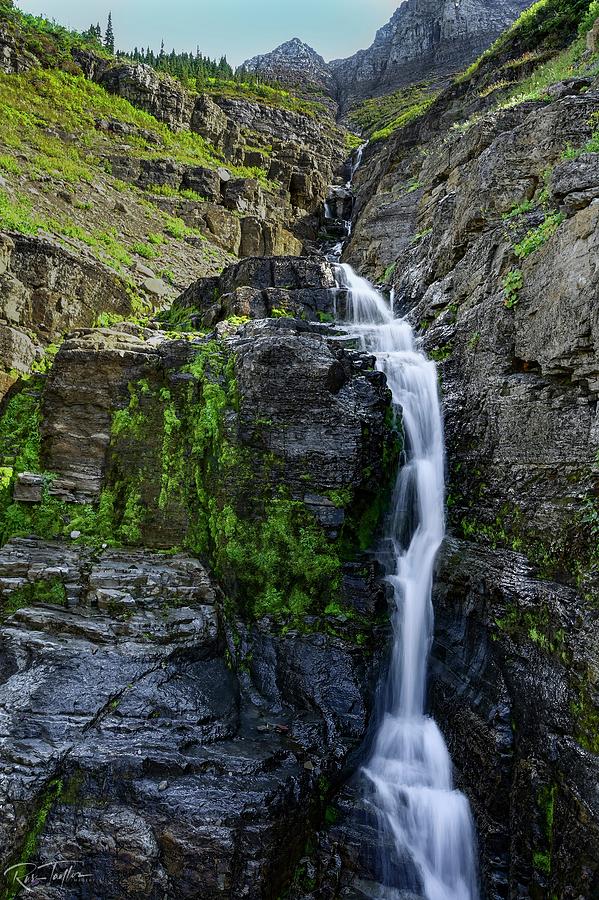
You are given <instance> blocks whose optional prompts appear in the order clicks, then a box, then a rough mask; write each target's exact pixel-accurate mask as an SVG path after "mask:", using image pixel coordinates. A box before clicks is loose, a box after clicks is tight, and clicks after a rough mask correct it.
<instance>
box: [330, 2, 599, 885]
mask: <svg viewBox="0 0 599 900" xmlns="http://www.w3.org/2000/svg"><path fill="white" fill-rule="evenodd" d="M581 8H582V5H581ZM556 9H557V4H551V3H549V4H547V9H546V10H544V16H545V18H544V20H543V23H542V24H543V26H544V25H546V24H547V23H548V22H551V17H552V15H553V16H555V18H554V19H553V21H554V23H555V24H554V32H553V33H552V36H551V41H553V46H554V47H555V46H556V45H559V43H560V41H563V40H564V35H565V36H566V39H567V36H568V35H571V34H572V23H571V22H568V23H566V24H565V26H564V31H563V32H560V31H559V29H558V25H557V22H558V21H559V19H558V15H557V13H556ZM574 33H575V28H574ZM529 36H530V35H529V32H526V31H524V29H523V28H519V29H518V30H516V31H515V32H514V34H513V35H512V36H511V37H510V39H509V40H506V41H505V42H504V44H503V46H502V47H500V48H499V49H498V52H497V54H496V55H492V56H491V57H489V58H487V59H485V60H483V61H482V63H481V64H480V65H479V66H478V67H477V68H476V70H475V71H474V72H473V73H472V74H471V75H469V76H468V78H466V79H465V80H462V81H461V82H460V83H458V84H456V85H454V86H453V87H452V88H450V89H449V90H448V91H447V92H446V93H445V94H442V95H441V97H440V98H439V100H438V101H437V102H436V103H435V105H434V106H433V107H432V109H431V111H430V112H428V113H425V114H424V115H423V116H421V117H420V118H419V119H418V120H416V121H415V122H413V123H411V124H409V125H407V126H406V127H405V128H404V129H399V130H398V131H397V133H396V134H395V135H394V136H392V137H391V138H390V139H389V141H388V142H386V143H385V142H382V143H380V144H378V145H374V146H373V147H372V148H371V149H370V150H369V152H368V153H367V155H366V161H365V166H364V169H363V170H362V172H361V174H360V176H359V178H360V183H361V185H362V188H361V191H360V194H361V198H360V200H359V203H358V218H357V222H356V223H355V226H354V230H353V235H352V240H351V243H350V245H349V247H348V249H347V251H346V252H347V258H348V259H349V260H350V261H351V262H353V263H354V264H355V265H357V266H359V267H360V268H361V269H362V270H363V271H364V270H369V271H370V272H371V274H372V276H373V277H375V278H378V279H380V280H382V281H386V282H387V284H388V289H390V288H391V287H393V289H394V291H395V302H396V305H397V306H398V307H399V308H400V309H402V310H404V311H405V312H406V313H407V314H408V315H409V317H410V319H411V320H412V322H413V323H414V325H415V326H416V327H418V328H420V329H421V333H422V341H423V346H424V347H425V348H426V349H427V350H428V352H429V353H430V354H431V356H433V358H435V359H437V360H438V363H439V369H440V378H441V384H442V391H443V398H444V407H445V419H446V432H447V435H446V437H447V450H448V466H449V483H448V515H449V521H450V526H451V538H450V540H449V541H448V542H447V546H446V549H445V552H444V554H443V556H442V558H441V560H440V563H439V571H438V579H437V588H436V606H437V626H436V638H435V646H434V649H433V674H432V680H431V704H432V710H433V712H434V715H435V717H436V718H437V720H438V721H439V722H440V724H441V725H442V728H443V730H444V733H445V735H446V737H447V739H448V741H449V744H450V748H451V751H452V757H453V759H454V761H455V762H456V765H457V768H458V773H459V779H460V783H461V785H462V786H463V788H464V789H465V790H466V791H467V792H468V793H469V795H470V797H471V799H472V802H473V806H474V810H475V814H476V818H477V824H478V829H479V835H480V841H481V854H482V867H483V878H484V882H485V888H486V892H487V895H488V896H490V897H497V898H499V897H517V896H533V897H551V896H557V897H579V896H584V897H592V896H594V895H595V894H596V892H597V890H598V885H599V882H598V880H597V879H598V877H599V873H598V869H597V865H596V861H595V862H593V859H595V860H596V858H597V848H598V845H599V819H598V817H597V797H596V788H595V785H596V781H597V755H596V753H597V749H598V745H597V721H598V719H597V715H598V713H597V709H598V707H597V648H596V642H595V638H594V637H593V630H594V623H595V620H596V609H597V598H598V596H599V582H598V568H597V566H598V557H597V547H598V533H597V514H598V513H597V496H598V493H599V481H598V475H599V470H598V468H597V461H598V459H599V456H598V454H599V437H598V435H599V431H598V420H597V387H598V375H599V353H598V350H599V344H598V337H599V330H598V329H599V319H598V307H597V303H596V295H597V290H598V283H597V270H596V264H595V260H596V255H597V247H596V235H597V216H598V203H599V181H598V179H597V173H598V170H597V165H596V153H595V150H596V145H595V143H594V142H595V140H596V125H595V123H596V117H597V114H598V111H599V83H598V82H597V79H596V76H595V75H594V71H595V69H594V65H595V63H594V59H595V58H594V57H591V56H590V54H589V53H588V51H586V41H585V37H584V35H583V36H582V37H581V38H579V39H578V40H576V41H575V44H574V45H573V47H574V48H575V49H572V47H570V48H569V49H568V50H566V51H564V53H563V55H562V57H559V56H558V57H557V59H558V62H556V59H555V53H556V51H555V49H553V50H552V51H551V54H552V55H553V57H554V58H553V59H552V61H551V62H546V59H547V56H546V53H545V49H544V47H543V44H542V42H540V43H539V38H538V33H537V35H536V36H535V38H534V39H535V40H536V41H537V45H536V47H537V57H536V60H535V63H534V65H535V67H536V69H537V72H536V74H535V75H533V78H532V79H531V81H527V79H528V78H529V73H530V70H527V68H526V66H527V64H529V63H526V62H525V63H524V64H523V65H524V71H523V72H521V73H520V77H521V79H522V83H523V85H524V86H525V88H524V90H523V89H522V88H521V87H520V86H519V85H518V84H517V78H518V75H514V74H512V78H514V77H515V80H516V84H512V85H511V86H506V85H505V73H506V72H509V71H512V73H513V72H514V69H512V68H511V67H512V64H513V65H514V68H515V71H516V72H518V67H519V66H520V65H521V64H522V63H521V58H522V50H523V44H524V46H525V41H526V40H527V39H529ZM510 54H511V56H510ZM566 55H567V59H568V60H571V59H572V58H574V59H576V60H577V61H578V62H577V65H576V67H575V68H574V69H573V68H572V67H571V63H568V65H567V67H566V66H564V69H565V70H566V71H567V73H568V75H569V76H570V77H569V78H566V79H565V80H563V81H561V82H558V83H554V73H555V72H556V71H560V68H559V65H560V64H559V59H561V58H565V57H566ZM527 59H529V58H527ZM562 71H563V70H562ZM552 76H553V78H552ZM485 84H486V85H488V86H489V87H485ZM527 85H529V86H530V85H533V86H534V89H533V90H530V87H529V89H528V91H527V90H526V86H527ZM510 92H511V96H512V97H513V99H512V100H511V102H510V100H509V98H510ZM506 95H507V97H508V101H507V102H506V99H505V98H506ZM452 125H455V127H452ZM423 149H424V151H425V152H423ZM582 823H584V825H583V824H582Z"/></svg>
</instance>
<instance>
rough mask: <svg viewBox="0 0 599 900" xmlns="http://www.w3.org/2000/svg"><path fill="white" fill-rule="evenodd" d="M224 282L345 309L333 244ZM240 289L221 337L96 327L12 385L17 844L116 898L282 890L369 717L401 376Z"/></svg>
mask: <svg viewBox="0 0 599 900" xmlns="http://www.w3.org/2000/svg"><path fill="white" fill-rule="evenodd" d="M244 267H245V268H244ZM267 270H268V271H267ZM225 282H226V283H227V285H228V287H229V288H231V289H232V290H236V289H238V288H239V289H241V286H242V285H244V286H245V289H246V290H252V291H256V292H258V293H260V291H262V290H278V291H280V292H281V293H283V292H285V293H286V295H289V296H290V297H292V304H291V305H293V307H294V308H295V309H296V310H297V311H298V312H300V311H301V309H302V308H303V304H302V301H301V300H300V299H299V298H300V297H302V296H304V295H306V294H309V293H310V292H311V291H312V292H313V293H315V294H318V295H319V297H320V301H319V302H320V304H321V306H323V307H325V298H326V299H328V306H326V307H325V308H326V314H327V316H330V314H331V313H332V311H333V303H334V299H335V292H334V291H332V290H331V288H332V286H333V278H332V272H331V270H330V268H327V266H326V265H325V264H323V263H317V262H312V261H310V260H302V259H283V260H267V261H266V260H260V259H256V260H248V261H246V262H244V263H241V264H239V266H237V267H236V268H234V269H232V270H230V271H229V272H227V273H225V275H224V276H223V279H222V286H223V289H224V286H225ZM271 284H272V285H273V287H272V288H271V287H270V286H271ZM277 285H278V287H277ZM283 285H284V286H283ZM204 290H205V286H204V287H202V286H201V285H200V286H197V287H196V288H195V291H196V293H197V294H198V295H202V296H203V291H204ZM293 294H297V295H298V296H297V297H295V298H293ZM251 313H252V314H253V315H254V317H255V320H254V321H248V322H247V324H245V325H242V326H240V325H239V324H238V320H237V321H235V322H233V323H231V322H224V321H223V322H222V323H221V324H220V325H219V326H218V336H217V335H215V334H213V335H212V336H211V338H210V339H207V338H205V337H195V338H192V339H191V340H187V339H185V338H184V336H183V335H182V336H181V338H179V339H177V338H176V337H174V336H173V335H172V334H170V335H167V334H166V333H164V332H162V331H158V330H155V329H143V328H140V327H139V326H134V325H126V324H123V325H122V326H120V329H84V330H80V331H78V332H75V333H73V334H72V335H70V336H69V337H68V339H67V340H66V341H65V343H64V344H63V345H62V347H61V349H60V351H59V353H58V355H57V357H56V360H55V362H54V365H53V367H52V369H51V371H50V372H49V374H48V375H47V376H41V375H40V376H36V379H35V380H34V381H29V382H26V383H25V384H24V385H20V386H15V387H14V388H13V390H12V391H11V392H10V394H9V396H8V397H7V399H6V400H5V402H4V405H3V407H2V410H1V412H2V416H1V417H0V450H1V452H2V459H1V460H0V461H1V463H2V470H1V471H2V473H3V481H2V488H1V498H0V501H1V505H2V519H1V521H2V534H3V540H4V541H5V543H4V546H3V548H2V549H1V550H0V630H1V631H2V648H3V649H2V652H1V654H0V673H1V677H0V698H1V700H0V702H1V704H2V707H3V709H5V710H6V715H5V716H4V719H3V723H2V729H1V733H0V741H1V742H2V753H1V754H0V755H1V758H2V773H3V774H2V777H1V778H0V791H1V792H2V797H1V802H2V806H3V809H4V810H5V815H4V816H3V819H2V825H1V826H0V828H1V829H2V832H1V835H2V838H1V840H0V846H1V847H2V855H1V859H0V863H1V864H2V868H3V869H4V868H5V867H7V866H10V865H17V864H18V863H21V864H23V865H26V866H33V865H35V866H42V867H43V866H46V865H47V864H49V863H50V862H53V861H56V860H59V866H60V867H61V871H63V870H67V869H68V868H69V866H71V865H72V868H73V869H75V868H76V869H77V871H80V872H81V875H82V877H83V876H84V877H85V890H88V889H89V890H92V891H93V893H94V894H96V895H98V896H102V897H115V898H116V897H138V896H140V894H142V893H143V894H144V896H156V897H158V896H163V895H164V894H166V895H174V894H176V895H177V896H180V897H190V898H191V897H195V896H197V895H198V891H200V892H201V894H202V896H203V897H204V896H205V897H219V896H233V895H247V896H261V895H263V894H270V893H272V891H273V890H275V891H282V890H284V889H286V888H287V887H288V885H289V884H290V883H291V882H292V881H293V877H294V871H295V868H296V865H297V863H298V861H299V860H300V858H301V857H302V854H303V851H304V847H305V843H306V840H307V839H308V837H309V834H310V830H311V827H312V819H313V818H314V817H315V818H316V819H320V818H322V817H323V816H324V815H325V808H326V803H327V800H328V797H329V794H330V791H331V783H332V780H333V779H335V778H338V777H340V775H341V772H342V771H343V767H344V765H346V764H348V761H349V759H350V754H351V753H352V752H353V751H355V749H356V748H357V746H358V745H359V742H360V741H361V739H362V737H363V735H364V734H365V731H366V728H367V725H368V719H369V713H370V708H371V702H372V697H373V696H374V687H375V683H376V679H377V677H378V673H379V670H380V665H381V660H382V655H383V652H384V648H385V645H386V638H387V631H386V617H385V607H386V599H385V590H384V588H383V587H382V585H381V583H380V581H379V573H378V569H377V566H376V565H375V563H374V562H373V559H372V557H370V556H369V555H368V554H367V553H365V552H364V551H366V550H367V549H368V547H369V546H371V545H372V543H373V539H374V534H375V532H376V527H377V524H378V520H379V518H380V514H381V510H382V506H383V504H382V503H381V500H380V497H379V487H380V486H381V485H383V486H384V485H386V484H388V483H389V480H390V479H391V478H392V475H393V470H394V468H395V465H396V462H397V458H398V449H399V448H398V436H397V435H396V434H395V433H394V432H393V431H392V429H391V425H390V416H389V404H390V396H389V391H388V390H387V387H386V383H385V378H384V376H383V375H382V374H381V373H378V372H376V371H374V368H373V360H372V359H371V358H370V357H368V356H367V355H365V354H363V353H361V352H359V351H357V350H355V349H353V347H352V346H351V342H349V346H348V345H347V344H348V342H347V341H343V340H341V337H342V336H341V335H340V334H339V333H338V332H336V331H335V329H334V328H333V327H331V326H329V325H323V324H316V323H310V322H307V321H304V320H303V319H301V318H298V319H292V318H289V317H287V318H280V319H272V318H271V319H269V318H264V316H265V315H266V314H267V311H263V310H258V309H257V308H256V309H252V311H251ZM172 315H173V316H174V317H176V316H177V310H175V311H174V312H173V314H172ZM258 316H261V318H258ZM38 429H39V432H38ZM25 446H26V447H27V450H26V451H25V449H24V447H25ZM36 448H37V449H36ZM36 454H37V455H36ZM25 465H26V466H28V467H29V468H28V469H25V470H24V466H25ZM10 472H12V474H10ZM7 473H8V476H7ZM11 534H12V535H27V534H29V535H34V534H37V535H38V536H37V537H33V536H31V537H18V536H11ZM115 545H116V546H115ZM160 551H162V552H160ZM163 551H168V552H166V553H164V552H163ZM199 558H201V559H202V560H203V562H200V559H199ZM352 560H353V561H352ZM208 564H209V565H210V572H209V571H208V570H207V568H206V566H207V565H208ZM283 626H285V627H283ZM40 808H42V809H44V811H45V812H44V816H43V820H40V819H38V818H36V810H38V809H40ZM106 835H109V836H110V837H109V838H108V839H107V838H106ZM125 848H126V849H125ZM75 863H76V865H75ZM13 871H18V872H21V874H22V872H23V870H22V869H14V870H13ZM41 871H43V869H42V870H41ZM82 883H83V882H82ZM61 890H63V891H64V892H65V896H68V897H70V898H72V900H74V898H75V897H78V896H79V894H80V890H81V887H80V884H77V883H74V882H73V883H71V882H70V881H69V879H68V878H67V879H66V881H65V885H64V887H63V888H61Z"/></svg>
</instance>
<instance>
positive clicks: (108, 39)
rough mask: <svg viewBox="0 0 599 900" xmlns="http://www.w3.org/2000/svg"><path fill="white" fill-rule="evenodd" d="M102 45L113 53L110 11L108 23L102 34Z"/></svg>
mask: <svg viewBox="0 0 599 900" xmlns="http://www.w3.org/2000/svg"><path fill="white" fill-rule="evenodd" d="M104 46H105V47H106V49H107V50H108V51H109V52H110V53H114V31H113V30H112V13H111V12H109V13H108V24H107V25H106V35H105V36H104Z"/></svg>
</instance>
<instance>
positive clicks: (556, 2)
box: [456, 0, 595, 82]
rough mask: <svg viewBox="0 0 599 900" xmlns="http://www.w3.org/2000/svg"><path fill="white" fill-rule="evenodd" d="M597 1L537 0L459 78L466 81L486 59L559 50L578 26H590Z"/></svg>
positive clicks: (512, 57)
mask: <svg viewBox="0 0 599 900" xmlns="http://www.w3.org/2000/svg"><path fill="white" fill-rule="evenodd" d="M594 7H595V2H594V0H593V3H591V4H589V0H537V2H536V3H533V4H532V6H530V7H529V8H528V9H526V10H525V11H524V12H523V13H522V14H521V15H520V17H519V18H518V19H517V20H516V21H515V22H514V24H513V25H512V26H511V27H510V28H508V29H507V30H506V31H504V32H503V34H501V35H500V37H499V38H498V39H497V40H496V41H495V43H494V44H493V45H492V46H491V47H489V49H488V50H486V51H485V52H484V53H483V54H482V56H480V57H479V58H478V59H477V60H476V61H475V62H474V63H473V64H472V65H471V66H470V67H469V68H468V69H467V70H466V71H465V72H464V73H463V74H462V75H460V76H459V77H458V78H457V79H456V80H457V81H458V82H463V81H467V80H468V79H470V78H471V77H472V76H473V75H474V74H476V73H477V72H479V70H480V69H481V67H483V65H484V64H485V63H487V62H489V63H492V62H494V61H497V60H502V59H504V58H506V57H507V58H508V59H512V60H514V59H516V58H517V57H521V56H522V55H523V54H525V53H527V52H533V53H537V54H538V53H540V51H541V50H543V49H547V50H559V49H560V48H562V47H564V46H565V45H566V44H568V43H569V42H570V40H571V39H572V38H573V37H574V36H575V35H576V34H577V32H578V29H579V28H581V27H583V25H582V23H586V25H585V27H587V28H588V27H590V24H588V23H589V22H590V23H591V24H592V20H593V17H594Z"/></svg>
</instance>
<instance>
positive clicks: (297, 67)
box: [241, 37, 331, 87]
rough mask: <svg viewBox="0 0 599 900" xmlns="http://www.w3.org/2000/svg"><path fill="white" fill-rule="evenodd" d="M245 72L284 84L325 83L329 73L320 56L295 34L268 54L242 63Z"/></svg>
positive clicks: (324, 85)
mask: <svg viewBox="0 0 599 900" xmlns="http://www.w3.org/2000/svg"><path fill="white" fill-rule="evenodd" d="M241 68H242V69H245V70H246V72H255V73H256V74H259V75H264V76H265V77H267V78H271V79H274V80H276V81H281V82H284V83H286V84H293V85H297V84H305V83H309V84H314V85H318V86H319V87H326V86H328V84H329V82H330V79H331V76H330V73H329V70H328V67H327V64H326V63H325V61H324V59H323V58H322V56H321V55H320V54H319V53H317V52H316V50H314V48H313V47H310V45H309V44H306V43H305V42H304V41H302V40H301V39H300V38H298V37H294V38H291V40H289V41H285V43H283V44H280V45H279V46H278V47H276V48H275V49H274V50H272V51H271V52H270V53H264V54H261V55H260V56H254V57H252V59H248V60H246V61H245V62H244V63H242V66H241Z"/></svg>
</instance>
